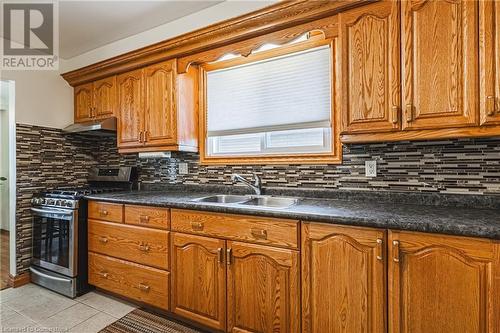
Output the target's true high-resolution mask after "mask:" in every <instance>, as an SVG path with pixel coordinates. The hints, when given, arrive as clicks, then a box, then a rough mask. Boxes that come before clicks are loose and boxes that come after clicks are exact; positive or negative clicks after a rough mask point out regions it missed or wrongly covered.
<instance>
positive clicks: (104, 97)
mask: <svg viewBox="0 0 500 333" xmlns="http://www.w3.org/2000/svg"><path fill="white" fill-rule="evenodd" d="M93 92H94V97H93V106H94V117H96V118H98V119H100V118H107V117H111V116H113V115H114V114H115V108H116V76H112V77H107V78H104V79H102V80H99V81H95V82H94V87H93Z"/></svg>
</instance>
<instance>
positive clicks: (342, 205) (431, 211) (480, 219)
mask: <svg viewBox="0 0 500 333" xmlns="http://www.w3.org/2000/svg"><path fill="white" fill-rule="evenodd" d="M212 194H214V193H213V192H209V191H193V190H192V189H185V188H178V189H175V188H172V189H164V190H155V191H130V192H115V193H105V194H95V195H89V196H87V197H86V198H87V199H90V200H100V201H108V202H116V203H124V204H138V205H150V206H161V207H171V208H184V209H193V210H204V211H212V212H222V213H237V214H247V215H258V216H267V217H280V218H289V219H297V220H302V221H317V222H326V223H335V224H345V225H353V226H366V227H377V228H384V229H394V230H408V231H420V232H432V233H441V234H450V235H461V236H473V237H484V238H490V239H496V240H500V209H499V208H498V206H495V205H493V208H468V207H465V206H461V207H454V206H437V205H428V204H422V203H418V200H415V202H417V204H409V203H407V202H405V203H401V202H399V201H398V200H396V199H394V201H393V202H390V200H378V198H377V196H376V195H374V196H373V197H372V200H368V199H367V196H366V195H364V197H363V199H362V200H361V199H358V198H357V197H356V196H352V195H350V196H345V195H344V196H340V198H335V199H327V198H303V199H302V200H301V201H300V202H299V203H298V204H297V205H294V206H292V207H290V208H287V209H272V208H260V207H248V206H244V205H235V204H207V203H200V202H193V201H192V199H194V198H199V197H202V196H206V195H212ZM288 194H290V193H288ZM298 196H300V195H298ZM464 200H467V198H464ZM490 200H491V199H490ZM493 200H494V201H496V199H495V197H494V198H493ZM498 200H499V201H500V196H499V197H498ZM471 201H474V200H472V199H471Z"/></svg>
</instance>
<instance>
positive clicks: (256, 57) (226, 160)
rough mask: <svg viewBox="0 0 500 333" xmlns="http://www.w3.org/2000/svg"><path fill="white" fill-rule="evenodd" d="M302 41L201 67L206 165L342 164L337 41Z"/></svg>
mask: <svg viewBox="0 0 500 333" xmlns="http://www.w3.org/2000/svg"><path fill="white" fill-rule="evenodd" d="M305 36H306V37H309V38H304V37H301V39H299V40H298V41H294V42H293V43H290V44H287V45H282V46H273V47H272V48H269V47H260V48H258V51H257V52H254V53H251V54H250V55H248V56H247V57H243V56H239V57H234V56H232V57H230V58H228V57H225V59H226V60H219V61H216V62H212V63H206V64H204V65H202V66H201V67H202V78H203V79H202V89H201V91H202V94H203V95H204V97H203V98H202V99H201V100H200V101H201V102H202V103H201V104H202V105H201V108H200V110H201V116H200V120H201V123H200V127H201V131H200V141H201V142H202V145H201V147H200V148H201V152H200V153H201V162H202V163H204V164H247V163H253V164H259V163H293V162H297V163H299V162H300V163H307V162H311V163H318V162H326V163H339V162H340V155H341V154H340V145H339V143H338V131H337V128H338V121H337V117H336V113H335V112H334V109H335V106H336V104H335V96H334V93H333V91H334V86H335V84H336V81H335V58H336V45H337V43H336V39H334V40H331V39H324V36H323V35H322V34H314V35H309V34H306V35H305Z"/></svg>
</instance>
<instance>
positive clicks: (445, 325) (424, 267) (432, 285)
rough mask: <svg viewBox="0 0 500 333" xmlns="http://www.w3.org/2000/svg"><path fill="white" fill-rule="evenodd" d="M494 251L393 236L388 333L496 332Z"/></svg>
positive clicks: (450, 240)
mask: <svg viewBox="0 0 500 333" xmlns="http://www.w3.org/2000/svg"><path fill="white" fill-rule="evenodd" d="M495 251H497V252H498V249H496V250H495V245H494V243H493V242H492V241H488V240H477V239H470V238H462V237H451V236H438V235H427V234H419V233H411V232H391V233H390V238H389V257H390V259H389V313H390V323H391V325H390V326H389V327H390V330H389V332H392V333H396V332H398V333H399V332H413V333H419V332H421V333H434V332H435V333H441V332H497V330H496V329H498V327H497V328H494V326H495V325H498V316H499V311H498V302H499V299H500V297H499V296H500V294H499V290H498V287H499V286H498V280H499V278H500V276H498V274H499V273H498V267H499V265H498V263H499V261H500V260H499V257H498V253H496V252H495Z"/></svg>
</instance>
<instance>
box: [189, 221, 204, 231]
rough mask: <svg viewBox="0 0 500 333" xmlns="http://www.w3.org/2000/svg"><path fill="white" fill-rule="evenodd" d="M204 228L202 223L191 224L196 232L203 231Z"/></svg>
mask: <svg viewBox="0 0 500 333" xmlns="http://www.w3.org/2000/svg"><path fill="white" fill-rule="evenodd" d="M203 227H204V225H203V223H202V222H191V229H193V230H194V231H202V230H203Z"/></svg>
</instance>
